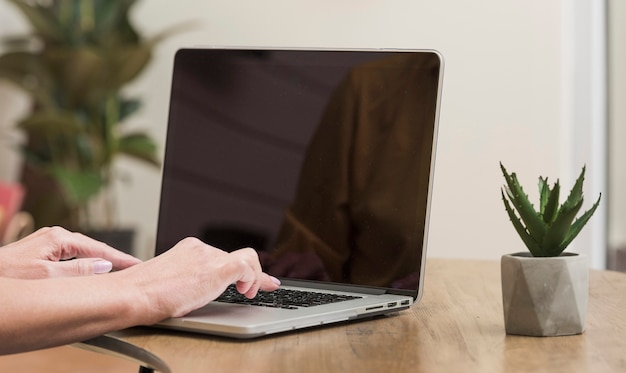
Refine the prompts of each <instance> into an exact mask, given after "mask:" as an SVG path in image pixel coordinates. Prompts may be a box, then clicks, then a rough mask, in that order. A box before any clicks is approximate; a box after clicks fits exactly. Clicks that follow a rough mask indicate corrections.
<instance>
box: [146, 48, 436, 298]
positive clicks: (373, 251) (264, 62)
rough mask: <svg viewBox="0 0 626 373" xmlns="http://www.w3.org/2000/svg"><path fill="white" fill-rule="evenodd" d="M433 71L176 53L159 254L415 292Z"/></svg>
mask: <svg viewBox="0 0 626 373" xmlns="http://www.w3.org/2000/svg"><path fill="white" fill-rule="evenodd" d="M440 64H441V61H440V58H439V56H438V55H437V54H436V53H434V52H425V51H424V52H407V51H402V52H382V51H381V52H373V51H320V50H317V51H304V50H281V51H277V50H224V49H184V50H180V51H179V52H178V53H177V55H176V57H175V63H174V73H173V82H172V91H171V102H170V116H169V124H168V132H167V145H166V151H165V161H164V169H163V181H162V190H161V201H160V212H159V222H158V232H157V247H156V254H160V253H162V252H164V251H166V250H168V249H169V248H170V247H172V246H173V245H175V244H176V243H177V242H178V241H179V240H181V239H182V238H184V237H186V236H195V237H198V238H200V239H202V240H203V241H205V242H207V243H209V244H212V245H214V246H216V247H219V248H222V249H224V250H227V251H231V250H235V249H237V248H241V247H253V248H255V249H257V251H258V252H259V255H260V258H261V260H262V263H263V265H264V269H265V270H266V271H268V272H269V273H271V274H273V275H275V276H277V277H281V278H301V279H306V280H312V281H331V282H338V283H350V284H358V285H367V286H377V287H391V288H397V289H406V290H409V289H410V290H416V289H417V285H418V278H419V274H420V266H421V265H422V261H423V258H424V253H423V245H424V234H425V227H426V223H427V201H428V198H429V197H428V195H429V193H428V189H429V175H430V174H431V172H430V171H431V170H430V168H431V157H432V154H433V139H434V138H435V132H436V117H437V103H438V97H439V82H440V76H439V75H440V71H441V66H440Z"/></svg>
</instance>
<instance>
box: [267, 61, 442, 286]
mask: <svg viewBox="0 0 626 373" xmlns="http://www.w3.org/2000/svg"><path fill="white" fill-rule="evenodd" d="M434 62H436V61H433V60H432V59H428V58H424V56H423V55H414V54H399V55H394V56H392V57H389V58H385V59H382V60H379V61H374V62H369V63H366V64H363V65H361V66H358V67H356V68H354V69H353V70H352V71H351V72H350V73H349V74H348V75H347V76H346V78H345V79H343V81H342V82H341V84H340V85H339V86H338V87H337V89H336V90H335V91H334V93H333V95H332V97H331V99H330V101H329V103H328V105H327V107H326V110H325V112H324V115H323V117H322V120H321V122H320V125H319V127H318V128H317V131H316V133H315V135H314V136H313V139H312V141H311V143H310V144H309V147H308V150H307V153H306V157H305V160H304V163H303V166H302V169H301V173H300V179H299V182H298V188H297V191H296V196H295V199H294V201H293V203H292V204H291V205H290V206H289V208H288V210H287V212H286V214H285V220H284V222H283V224H282V226H281V230H280V233H279V235H278V239H277V242H276V247H275V251H274V253H273V254H272V255H271V256H270V257H269V258H265V257H264V259H265V260H264V262H265V264H266V269H267V270H268V271H269V272H270V273H272V274H274V275H276V276H286V277H298V278H307V279H312V280H331V281H336V282H349V283H357V284H363V285H373V286H393V287H401V288H415V287H416V286H417V276H416V274H417V273H416V265H415V263H419V262H420V257H421V246H422V240H423V234H424V223H425V222H424V219H425V213H424V212H425V211H426V198H427V190H428V180H429V179H428V175H429V171H430V159H431V151H432V138H433V122H434V120H435V107H436V100H437V91H436V89H435V88H434V87H436V86H437V81H438V71H439V70H438V65H437V64H436V63H434Z"/></svg>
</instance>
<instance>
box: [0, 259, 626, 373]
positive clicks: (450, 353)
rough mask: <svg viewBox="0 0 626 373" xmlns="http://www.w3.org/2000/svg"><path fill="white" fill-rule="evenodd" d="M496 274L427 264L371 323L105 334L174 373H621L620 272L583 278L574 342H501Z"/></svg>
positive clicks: (624, 342) (624, 288)
mask: <svg viewBox="0 0 626 373" xmlns="http://www.w3.org/2000/svg"><path fill="white" fill-rule="evenodd" d="M499 268H500V267H499V262H497V261H490V262H488V261H464V260H444V259H429V261H428V263H427V268H426V284H425V285H426V288H425V294H424V297H423V299H422V301H421V302H420V303H419V304H417V305H415V306H413V307H411V309H409V310H407V311H402V312H400V313H398V314H396V315H394V316H388V317H382V318H378V319H375V320H369V321H361V322H354V323H345V324H340V325H335V326H328V327H324V328H314V329H310V330H307V331H301V332H297V333H288V334H282V335H275V336H271V337H265V338H262V339H259V340H251V341H236V340H230V339H225V338H219V337H212V336H202V335H194V334H190V333H182V332H171V331H164V330H159V329H152V328H132V329H128V330H124V331H120V332H116V333H112V334H111V335H112V336H115V337H116V338H120V339H122V340H124V341H127V342H130V343H132V344H134V345H136V346H140V347H143V348H145V349H146V350H148V351H150V352H152V353H154V354H156V355H157V356H159V357H160V358H161V359H163V360H164V361H165V363H167V364H168V365H169V367H170V368H171V370H172V372H174V373H177V372H185V373H186V372H208V371H211V372H237V371H252V372H292V371H295V370H296V368H297V371H299V372H315V373H318V372H349V371H355V372H409V371H410V372H456V371H462V372H524V371H527V372H531V371H532V372H545V371H550V372H557V371H558V372H624V371H626V274H625V273H618V272H610V271H591V275H590V296H589V308H588V315H587V323H586V331H585V333H584V334H582V335H578V336H568V337H554V338H536V337H519V336H507V335H506V334H505V333H504V325H503V316H502V298H501V288H500V269H499ZM65 348H68V347H65ZM47 351H50V350H47ZM40 353H47V352H46V351H42V352H40ZM81 353H83V354H93V353H90V352H84V351H81ZM30 354H31V358H33V356H36V354H37V352H34V353H30ZM16 356H18V357H19V355H16ZM57 358H58V359H63V360H65V357H64V356H63V355H62V354H60V355H58V356H57ZM3 359H5V360H4V362H5V363H6V362H7V361H9V363H10V361H11V360H10V359H11V356H9V357H4V358H0V371H5V370H4V369H3V365H2V362H3ZM6 359H9V360H6ZM50 364H54V362H53V361H51V362H50ZM12 371H14V370H12ZM87 371H89V370H87Z"/></svg>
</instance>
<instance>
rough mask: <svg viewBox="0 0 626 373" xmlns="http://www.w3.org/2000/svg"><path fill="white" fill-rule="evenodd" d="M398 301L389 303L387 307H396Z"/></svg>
mask: <svg viewBox="0 0 626 373" xmlns="http://www.w3.org/2000/svg"><path fill="white" fill-rule="evenodd" d="M396 304H398V302H391V303H387V307H395V306H396Z"/></svg>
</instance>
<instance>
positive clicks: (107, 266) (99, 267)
mask: <svg viewBox="0 0 626 373" xmlns="http://www.w3.org/2000/svg"><path fill="white" fill-rule="evenodd" d="M112 269H113V263H111V262H109V261H108V260H98V261H95V262H93V273H95V274H101V273H109V272H111V270H112Z"/></svg>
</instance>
